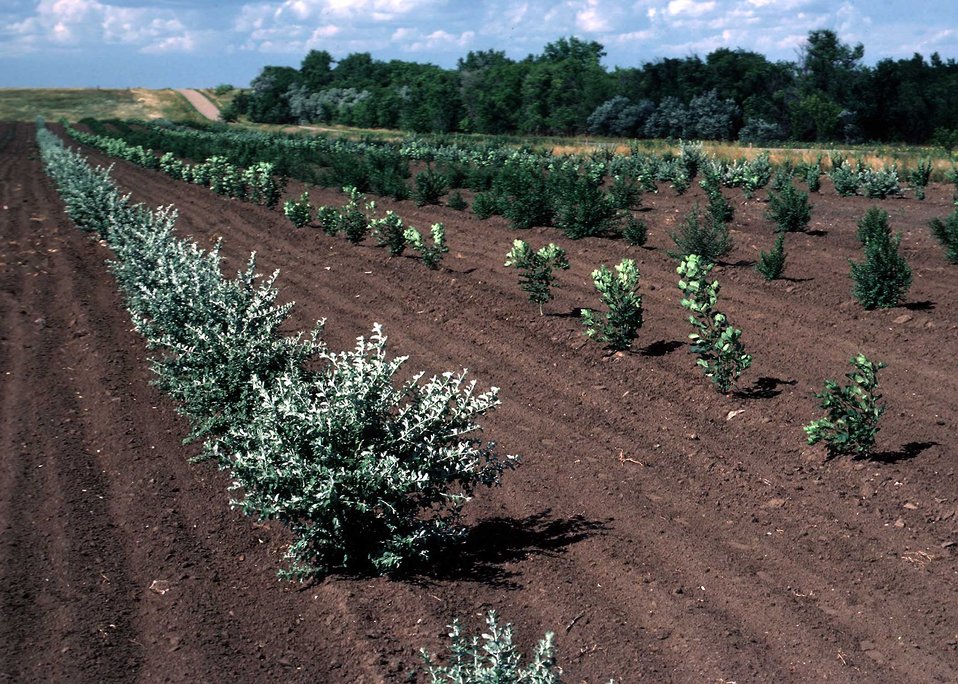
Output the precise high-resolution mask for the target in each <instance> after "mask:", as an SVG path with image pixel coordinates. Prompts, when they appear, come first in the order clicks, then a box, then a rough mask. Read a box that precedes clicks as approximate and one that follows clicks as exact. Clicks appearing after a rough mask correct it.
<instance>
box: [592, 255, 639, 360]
mask: <svg viewBox="0 0 958 684" xmlns="http://www.w3.org/2000/svg"><path fill="white" fill-rule="evenodd" d="M592 282H593V283H595V287H596V289H597V290H598V291H599V295H600V296H601V298H602V303H603V304H604V305H605V306H606V308H607V309H608V311H606V313H605V321H600V320H599V319H598V318H597V317H596V315H595V313H594V312H592V311H591V310H588V309H587V310H585V311H583V312H582V323H583V324H584V325H585V326H586V333H585V334H586V335H587V336H589V337H591V338H592V339H594V340H597V341H599V342H604V343H605V344H606V345H607V346H608V347H609V349H612V350H614V351H624V350H626V349H628V348H629V347H630V346H632V340H634V339H635V337H636V334H637V332H638V330H639V328H641V327H642V297H640V296H639V295H638V293H637V292H636V291H635V290H636V288H637V287H638V284H639V271H638V269H637V268H636V266H635V261H633V260H632V259H623V260H622V261H621V262H620V263H619V265H618V266H616V267H615V272H614V273H613V272H612V271H610V270H609V269H608V268H606V267H605V266H604V265H603V266H600V267H599V268H597V269H596V270H594V271H593V272H592Z"/></svg>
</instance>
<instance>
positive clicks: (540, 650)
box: [420, 610, 561, 684]
mask: <svg viewBox="0 0 958 684" xmlns="http://www.w3.org/2000/svg"><path fill="white" fill-rule="evenodd" d="M554 637H555V635H554V634H553V633H552V632H547V633H546V635H545V637H544V638H543V639H542V641H540V642H539V643H538V645H537V646H536V648H535V651H534V652H533V655H532V660H531V661H530V662H529V664H528V665H527V666H525V667H523V665H522V656H521V655H520V653H519V651H518V649H517V648H516V647H515V645H514V644H513V643H512V625H510V624H506V625H505V626H504V627H500V626H499V624H498V623H497V622H496V613H495V611H493V610H490V611H489V613H488V615H487V616H486V631H485V632H483V634H482V640H481V641H480V638H479V637H476V636H473V637H467V636H465V635H464V634H463V633H462V627H461V626H460V624H459V621H458V620H454V621H453V623H452V625H450V626H449V639H450V641H451V642H452V643H451V644H450V647H449V651H450V653H449V657H448V659H447V664H445V665H438V664H437V663H436V662H435V661H434V660H433V657H432V656H431V655H430V654H429V652H428V651H426V650H425V649H423V650H422V651H420V653H421V655H422V658H423V660H424V661H425V663H426V667H427V669H428V673H429V676H430V677H432V684H559V682H560V679H559V675H560V673H561V669H560V668H559V667H558V666H557V665H556V660H555V651H554V645H553V644H554Z"/></svg>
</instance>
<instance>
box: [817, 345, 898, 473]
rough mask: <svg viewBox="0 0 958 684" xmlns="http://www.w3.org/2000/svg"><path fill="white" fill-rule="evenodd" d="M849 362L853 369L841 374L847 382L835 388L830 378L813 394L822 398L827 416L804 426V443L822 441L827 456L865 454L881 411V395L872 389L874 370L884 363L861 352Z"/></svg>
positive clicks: (872, 438)
mask: <svg viewBox="0 0 958 684" xmlns="http://www.w3.org/2000/svg"><path fill="white" fill-rule="evenodd" d="M851 364H852V365H853V366H854V367H855V370H854V371H853V372H851V373H847V374H846V375H845V377H847V378H848V379H849V380H851V384H850V385H846V386H845V387H839V386H838V383H836V382H835V381H834V380H826V381H825V391H824V392H821V393H818V394H816V395H815V397H816V398H818V399H821V400H822V402H821V407H822V408H823V409H825V411H827V415H826V417H824V418H819V419H818V420H815V421H812V422H811V423H809V424H808V425H806V426H805V427H804V429H805V434H806V435H808V443H809V444H817V443H818V442H825V446H826V447H827V449H828V453H829V455H830V456H838V455H841V454H854V455H856V456H861V455H864V454H867V453H868V452H869V450H870V449H871V448H872V446H873V445H874V444H875V435H876V434H877V433H878V429H879V428H878V419H879V418H881V415H882V414H883V413H884V412H885V407H884V406H882V405H879V403H878V400H879V399H881V395H880V394H878V393H876V392H875V388H876V387H877V386H878V371H879V370H880V369H882V368H884V367H885V364H883V363H881V362H878V363H873V362H872V361H869V360H868V359H867V358H866V357H865V355H863V354H858V355H857V356H856V357H854V358H853V359H852V360H851Z"/></svg>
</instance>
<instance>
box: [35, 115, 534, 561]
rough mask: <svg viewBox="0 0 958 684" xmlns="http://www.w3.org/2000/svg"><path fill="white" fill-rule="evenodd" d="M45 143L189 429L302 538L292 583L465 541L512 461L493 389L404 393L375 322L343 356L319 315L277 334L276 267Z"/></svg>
mask: <svg viewBox="0 0 958 684" xmlns="http://www.w3.org/2000/svg"><path fill="white" fill-rule="evenodd" d="M38 140H39V143H40V147H41V151H42V155H43V160H44V164H45V167H46V169H47V172H48V173H49V174H50V175H51V176H52V177H53V178H54V179H55V180H56V182H57V184H58V186H59V188H60V192H61V195H62V197H63V200H64V202H65V204H66V207H67V213H68V214H69V215H70V217H71V218H72V219H73V220H74V221H75V222H76V223H77V225H79V226H80V227H82V228H84V229H85V230H91V231H97V232H98V233H99V234H100V235H101V236H102V237H103V238H104V239H105V240H106V241H107V243H108V244H109V246H110V247H111V249H112V250H113V253H114V259H113V261H111V263H110V268H111V270H112V272H113V273H114V275H115V276H116V278H117V281H118V283H119V285H120V288H121V290H122V291H123V294H124V296H125V300H126V304H127V307H128V308H129V310H130V312H131V315H132V316H133V320H134V322H135V325H136V328H137V330H139V331H140V332H141V333H142V334H143V335H144V336H145V337H146V339H147V342H148V345H149V347H150V348H151V349H152V350H153V352H154V356H153V360H152V367H153V370H154V371H155V373H156V374H157V376H158V383H159V384H160V386H162V387H163V388H164V389H165V390H166V391H167V392H169V393H170V395H171V396H172V397H173V398H174V399H175V400H176V402H177V405H178V410H179V411H181V412H182V413H183V414H184V415H186V416H188V417H189V418H190V421H191V424H192V427H193V431H192V433H191V436H190V438H191V439H193V440H201V441H202V442H203V454H204V457H207V458H212V459H215V460H216V462H217V463H218V464H219V465H220V466H221V467H223V468H227V469H229V470H230V471H231V473H232V475H233V477H234V478H235V482H236V487H237V494H238V498H237V499H236V501H235V502H234V503H235V504H236V505H238V506H240V507H241V508H242V509H243V510H244V511H245V512H246V513H248V514H250V515H255V516H258V517H261V518H273V519H277V520H280V521H282V522H283V523H284V524H286V525H287V526H288V527H289V528H290V529H291V530H292V531H293V533H294V535H295V541H294V543H293V544H292V546H291V547H290V548H289V550H288V552H287V560H288V562H289V568H288V570H286V571H284V575H285V576H305V575H310V574H323V573H326V572H329V571H332V570H335V569H338V568H347V569H363V568H371V569H375V570H378V571H382V572H385V571H390V570H395V569H398V568H400V567H402V566H405V565H408V564H410V563H414V562H416V561H421V560H426V559H428V558H429V556H430V554H431V553H432V552H434V551H435V549H436V548H440V547H441V546H442V545H443V543H444V542H451V541H455V540H457V539H459V538H461V536H462V535H463V534H464V530H463V528H462V526H461V525H460V524H459V515H460V510H461V508H462V505H463V504H464V503H465V502H466V501H467V500H468V498H469V497H470V496H471V495H472V493H473V491H474V490H475V489H476V488H477V487H479V486H491V485H495V484H497V483H498V482H499V478H500V476H501V474H502V473H503V471H504V470H505V469H507V468H511V467H513V466H514V465H515V463H516V459H515V458H513V457H499V456H498V455H497V454H496V453H495V451H494V450H493V448H492V445H489V444H484V443H483V442H482V441H481V440H480V439H479V437H478V433H479V426H478V425H477V424H476V423H475V422H474V421H475V419H476V418H477V417H479V416H481V415H482V414H484V413H485V412H487V411H490V410H492V409H493V408H494V407H495V406H496V405H498V403H499V400H498V391H497V390H496V388H492V389H490V390H489V391H486V392H481V393H480V392H477V391H476V389H475V382H467V381H466V379H465V374H464V373H444V374H442V375H439V376H435V377H432V378H431V379H429V380H425V381H423V375H422V374H418V375H416V376H415V379H414V380H413V381H410V382H407V383H405V384H402V385H400V386H398V387H397V386H396V385H395V383H394V381H393V380H394V376H395V375H396V373H397V372H398V371H399V368H400V366H401V365H402V364H403V363H404V361H405V358H402V357H400V358H395V359H387V357H386V338H385V336H384V335H383V333H382V331H381V329H380V327H379V326H378V325H376V326H374V330H373V334H372V335H371V337H369V338H368V339H365V338H360V339H359V340H357V343H356V347H355V349H354V350H351V351H344V352H334V351H332V350H330V349H328V348H327V346H326V345H325V344H324V343H323V342H322V341H321V339H320V337H319V335H320V332H321V330H322V323H320V324H318V325H317V327H316V329H315V330H314V331H313V332H312V333H311V334H308V335H293V336H291V335H286V334H282V333H280V332H279V330H280V327H281V326H282V325H283V323H284V321H285V320H286V319H287V316H288V313H289V309H290V305H282V306H279V305H276V304H275V300H276V296H277V291H276V289H275V287H274V283H275V281H276V277H277V274H275V273H274V274H273V275H272V276H271V277H269V278H266V279H263V278H261V277H260V276H258V275H257V274H256V271H255V262H254V259H253V257H251V258H250V261H249V264H248V265H247V267H246V268H245V269H244V270H243V271H241V272H240V273H238V274H237V275H236V277H235V278H234V279H227V278H224V277H223V276H222V275H221V273H220V258H219V252H218V246H217V247H216V248H214V249H212V250H210V251H208V252H207V251H204V250H202V249H200V248H199V247H198V246H197V245H196V244H195V243H192V242H188V241H186V240H182V239H179V238H177V237H175V235H174V223H175V218H176V217H175V213H174V212H173V211H172V210H170V209H161V210H157V211H151V210H148V209H146V208H144V207H143V206H140V205H133V206H131V205H130V204H129V203H128V202H127V200H126V198H125V197H122V196H121V195H120V194H119V193H118V192H117V189H116V187H115V185H114V184H113V183H112V181H111V180H110V178H109V174H108V171H107V170H106V169H102V168H99V167H98V168H95V169H94V168H91V167H90V166H88V165H87V164H86V162H85V160H84V159H83V158H82V157H81V156H80V155H78V154H76V153H75V152H73V151H71V150H68V149H66V148H64V147H63V146H62V145H61V144H60V142H59V139H58V138H56V136H54V135H53V134H51V133H49V132H48V131H47V130H46V129H45V128H40V129H39V130H38ZM425 511H430V512H431V513H434V515H432V514H431V515H430V516H429V517H428V518H426V517H424V516H423V515H422V514H423V513H424V512H425Z"/></svg>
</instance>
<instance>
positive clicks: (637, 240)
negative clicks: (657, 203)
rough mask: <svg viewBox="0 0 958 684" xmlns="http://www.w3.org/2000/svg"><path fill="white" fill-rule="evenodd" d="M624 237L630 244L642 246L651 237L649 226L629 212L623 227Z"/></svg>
mask: <svg viewBox="0 0 958 684" xmlns="http://www.w3.org/2000/svg"><path fill="white" fill-rule="evenodd" d="M622 237H623V238H624V239H625V241H626V242H627V243H628V244H630V245H635V246H636V247H642V246H644V245H645V243H646V241H647V240H648V239H649V227H648V225H647V224H646V223H645V221H643V220H641V219H637V218H635V216H633V215H632V214H629V216H628V218H626V220H625V227H624V228H623V229H622Z"/></svg>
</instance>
